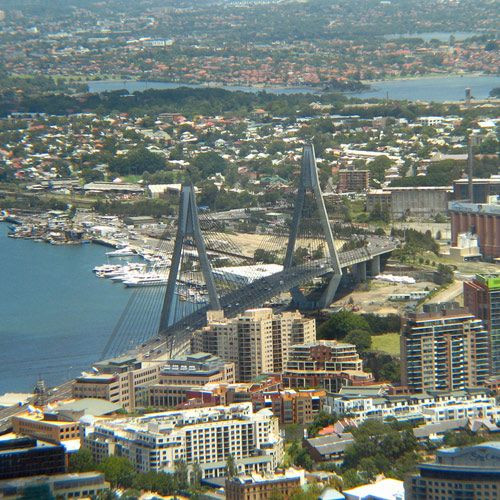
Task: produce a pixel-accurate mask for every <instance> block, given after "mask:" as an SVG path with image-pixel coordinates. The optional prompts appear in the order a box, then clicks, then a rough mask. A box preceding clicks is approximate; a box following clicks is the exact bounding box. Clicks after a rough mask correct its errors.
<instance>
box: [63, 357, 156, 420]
mask: <svg viewBox="0 0 500 500" xmlns="http://www.w3.org/2000/svg"><path fill="white" fill-rule="evenodd" d="M162 366H163V363H162V362H159V361H156V360H155V361H139V360H137V359H136V358H134V357H121V358H115V359H111V360H107V361H99V362H98V363H95V364H94V369H95V370H96V371H95V372H93V373H85V374H82V375H81V376H79V377H77V378H76V380H75V383H74V384H73V390H72V392H73V397H74V398H80V399H81V398H99V399H106V400H107V401H110V402H112V403H117V404H120V405H121V406H123V408H124V409H126V410H128V411H133V410H134V409H135V400H136V394H135V393H136V389H137V388H138V387H139V386H143V385H146V384H148V383H153V382H156V381H157V380H158V377H159V374H160V371H161V368H162Z"/></svg>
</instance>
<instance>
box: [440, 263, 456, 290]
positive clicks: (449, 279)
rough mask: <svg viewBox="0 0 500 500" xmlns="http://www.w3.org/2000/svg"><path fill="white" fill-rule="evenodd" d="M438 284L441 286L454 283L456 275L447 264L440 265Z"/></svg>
mask: <svg viewBox="0 0 500 500" xmlns="http://www.w3.org/2000/svg"><path fill="white" fill-rule="evenodd" d="M437 275H438V282H439V284H441V285H447V284H449V283H453V279H454V274H453V268H452V267H451V266H447V265H446V264H439V265H438V268H437Z"/></svg>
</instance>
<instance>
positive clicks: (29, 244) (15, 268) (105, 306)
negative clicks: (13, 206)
mask: <svg viewBox="0 0 500 500" xmlns="http://www.w3.org/2000/svg"><path fill="white" fill-rule="evenodd" d="M7 233H8V229H7V226H6V224H0V257H1V270H0V394H3V393H4V392H13V391H29V390H30V389H32V388H33V386H34V384H35V382H36V380H37V378H38V376H42V377H43V378H44V379H45V380H46V381H47V382H48V383H49V384H50V385H57V384H59V383H61V382H62V381H64V380H65V379H67V378H70V377H71V376H75V375H78V374H79V373H80V372H81V371H82V370H84V369H88V368H89V365H90V364H91V363H92V362H93V361H95V360H96V359H98V358H99V356H100V353H101V352H102V350H103V348H104V345H105V343H106V341H107V339H108V338H109V336H110V334H111V332H112V330H113V328H114V326H115V324H116V322H117V321H118V318H119V317H120V314H121V313H122V311H123V310H124V308H125V304H126V302H127V300H128V298H129V296H130V293H131V290H129V289H125V288H124V287H123V286H121V285H119V284H114V283H112V282H111V281H109V280H104V279H99V278H97V277H96V276H95V275H94V273H92V268H93V267H95V266H96V265H100V264H103V263H106V256H105V252H106V250H107V249H106V248H105V247H102V246H98V245H81V246H76V245H75V246H54V245H49V244H46V243H36V242H33V241H30V240H21V239H12V238H8V237H7Z"/></svg>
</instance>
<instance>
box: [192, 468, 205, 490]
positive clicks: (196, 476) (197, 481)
mask: <svg viewBox="0 0 500 500" xmlns="http://www.w3.org/2000/svg"><path fill="white" fill-rule="evenodd" d="M202 477H203V471H202V470H201V467H200V463H199V462H194V463H193V467H192V470H191V486H192V487H193V488H194V489H198V488H199V487H200V485H201V479H202Z"/></svg>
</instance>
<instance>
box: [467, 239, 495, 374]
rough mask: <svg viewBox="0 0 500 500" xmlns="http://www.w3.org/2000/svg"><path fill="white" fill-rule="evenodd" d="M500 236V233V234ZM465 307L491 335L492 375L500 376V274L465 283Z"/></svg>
mask: <svg viewBox="0 0 500 500" xmlns="http://www.w3.org/2000/svg"><path fill="white" fill-rule="evenodd" d="M499 235H500V233H499ZM464 305H465V307H466V308H467V309H468V310H469V311H470V312H471V313H472V314H473V315H474V316H475V317H476V318H479V319H481V320H482V321H483V323H484V325H485V327H486V330H487V331H488V334H489V341H490V357H491V375H492V376H493V377H498V376H499V375H500V273H496V274H489V275H477V276H476V277H475V279H474V280H472V281H467V282H465V283H464Z"/></svg>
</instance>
